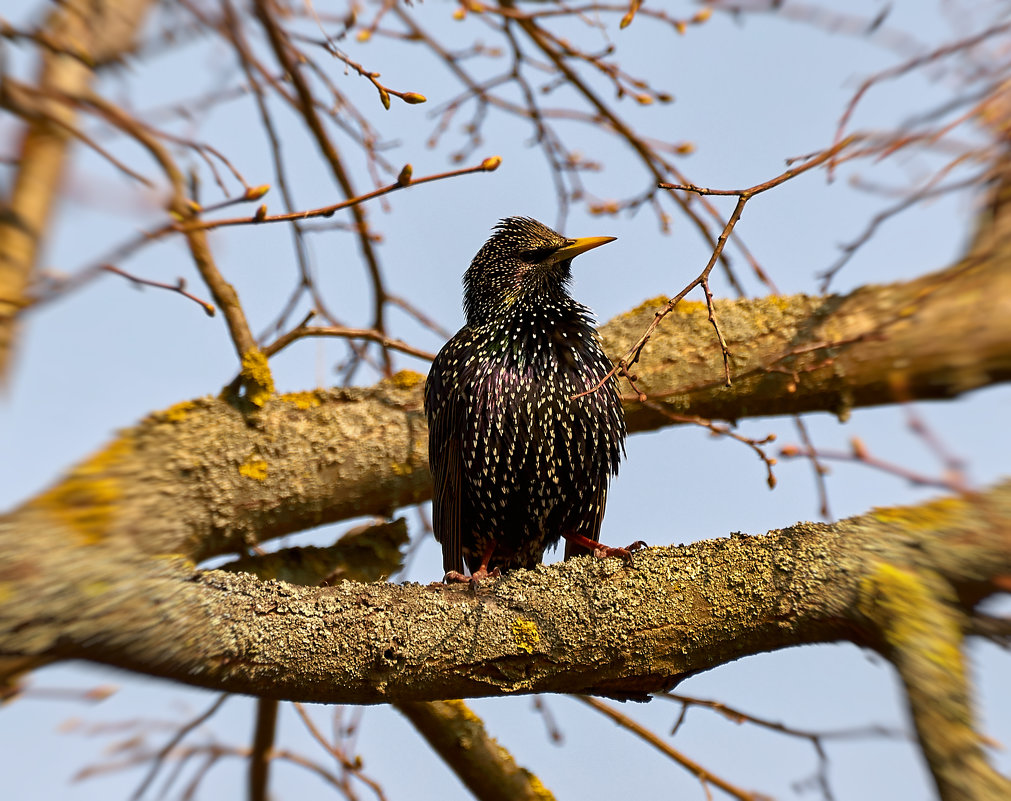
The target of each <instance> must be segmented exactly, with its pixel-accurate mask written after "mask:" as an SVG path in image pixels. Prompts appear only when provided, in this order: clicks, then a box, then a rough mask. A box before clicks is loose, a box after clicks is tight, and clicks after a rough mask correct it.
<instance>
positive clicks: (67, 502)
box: [29, 437, 133, 544]
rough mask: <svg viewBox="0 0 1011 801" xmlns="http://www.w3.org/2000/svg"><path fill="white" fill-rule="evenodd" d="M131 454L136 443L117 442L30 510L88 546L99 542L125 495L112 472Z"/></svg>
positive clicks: (32, 505)
mask: <svg viewBox="0 0 1011 801" xmlns="http://www.w3.org/2000/svg"><path fill="white" fill-rule="evenodd" d="M132 451H133V442H132V440H131V439H130V438H129V437H121V438H120V439H117V440H114V441H113V442H112V443H110V444H109V445H108V446H106V447H105V448H103V449H102V450H101V451H99V452H98V453H96V454H95V455H94V456H92V457H91V458H90V459H88V460H87V461H84V462H82V463H81V464H79V465H78V466H77V467H75V468H74V469H73V470H72V471H71V472H70V474H69V475H67V476H66V477H65V478H63V479H62V480H61V481H60V482H59V483H58V484H57V485H56V486H55V487H52V488H51V489H49V490H46V491H45V492H43V493H42V494H41V495H38V496H37V497H36V498H34V499H33V500H32V501H31V502H30V503H29V506H30V507H31V508H34V509H38V510H41V511H44V512H46V513H49V514H52V515H54V516H55V517H56V518H57V519H59V520H60V522H62V523H63V524H64V525H66V526H68V527H69V528H71V529H73V530H74V531H75V532H76V533H77V534H79V535H80V536H81V538H82V539H83V541H84V542H85V543H86V544H93V543H96V542H100V541H101V540H102V539H103V538H104V537H105V536H106V534H107V532H108V530H109V526H110V524H111V523H112V520H113V518H114V517H115V515H116V511H117V507H118V504H119V501H120V499H121V497H122V494H123V492H122V487H121V485H120V481H119V479H118V478H116V477H114V476H113V475H112V469H113V468H114V467H115V466H116V464H117V463H119V462H120V461H122V460H123V459H125V458H126V457H127V456H129V455H130V454H131V453H132Z"/></svg>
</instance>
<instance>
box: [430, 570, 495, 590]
mask: <svg viewBox="0 0 1011 801" xmlns="http://www.w3.org/2000/svg"><path fill="white" fill-rule="evenodd" d="M501 575H502V571H501V570H500V569H499V568H497V567H496V568H493V569H491V570H489V569H488V568H486V567H479V568H478V569H477V570H475V571H474V573H472V574H471V575H469V576H465V575H464V574H463V573H461V572H460V571H458V570H450V571H449V572H448V573H446V575H445V576H443V577H442V583H443V584H470V586H471V588H472V589H474V588H476V587H477V585H478V582H480V581H483V580H484V579H489V578H499V576H501Z"/></svg>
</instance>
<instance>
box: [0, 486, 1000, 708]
mask: <svg viewBox="0 0 1011 801" xmlns="http://www.w3.org/2000/svg"><path fill="white" fill-rule="evenodd" d="M79 522H80V521H79V520H75V519H72V518H67V517H65V516H61V515H60V514H59V513H54V512H53V510H52V509H50V508H47V507H45V506H26V507H23V508H22V509H21V510H19V511H18V512H16V513H14V514H13V515H10V516H8V517H7V518H5V519H3V520H2V521H0V564H2V565H3V566H4V571H3V577H4V594H5V596H6V597H8V598H16V599H17V601H16V602H15V603H10V602H8V603H6V604H4V605H3V606H2V607H0V656H44V657H48V658H55V659H75V658H77V659H89V660H93V661H98V662H105V663H110V664H115V665H117V666H119V667H122V668H125V669H128V670H134V671H137V672H141V673H146V674H149V675H155V676H163V677H166V678H170V679H174V680H177V681H182V682H186V683H190V684H196V685H200V686H204V687H210V688H214V689H217V690H224V691H228V692H241V693H250V694H255V695H260V696H264V697H271V698H282V699H289V700H300V701H311V702H323V703H359V704H360V703H381V702H405V701H418V700H436V699H444V698H460V697H477V696H493V695H505V694H516V693H534V692H581V693H589V694H602V695H614V696H620V697H628V696H636V697H642V696H644V695H645V694H648V693H652V692H656V691H659V690H664V689H669V688H670V687H672V686H674V685H675V684H677V683H678V682H679V681H681V680H683V679H684V678H685V677H687V676H688V675H691V674H692V673H694V672H697V671H701V670H708V669H710V668H713V667H715V666H717V665H721V664H724V663H726V662H728V661H731V660H734V659H738V658H740V657H743V656H747V655H750V654H755V653H759V652H765V651H770V650H776V649H780V648H786V647H792V646H795V645H799V644H804V643H814V642H832V641H840V640H848V641H851V642H855V643H859V644H863V645H867V646H870V647H877V648H879V649H881V650H883V651H885V652H886V653H887V648H886V643H887V638H886V637H885V636H884V635H883V634H882V633H881V631H880V627H879V625H878V624H877V623H876V622H875V618H873V617H871V616H869V615H868V614H867V612H866V603H865V601H864V599H865V597H866V588H867V586H868V582H870V581H872V580H873V577H874V576H875V575H877V570H878V566H879V565H880V564H892V565H908V566H910V567H911V568H913V569H917V570H925V571H931V572H933V573H936V574H937V575H938V576H940V577H941V578H943V579H944V581H945V582H947V584H948V585H950V586H951V587H952V593H953V595H952V597H953V598H957V599H958V602H959V603H960V604H961V605H962V606H963V607H965V608H969V607H971V606H972V605H973V604H975V603H977V602H978V601H979V600H980V599H981V598H983V597H986V596H987V595H989V594H991V593H993V592H995V591H997V588H998V587H999V582H998V580H997V579H998V577H1000V576H1007V575H1009V574H1011V482H1005V483H1004V484H1001V485H998V486H996V487H994V488H993V489H991V490H989V491H988V492H987V493H985V494H983V495H979V496H975V497H950V498H944V499H941V500H938V501H934V502H931V503H928V504H923V505H921V506H915V507H909V508H894V509H879V510H876V511H875V512H873V513H871V514H869V515H865V516H863V517H858V518H853V519H850V520H846V521H842V522H840V523H837V524H834V525H814V524H807V523H802V524H799V525H796V526H793V527H791V528H789V529H784V530H782V531H777V532H773V533H771V534H769V535H768V536H762V537H746V536H735V537H731V538H729V539H719V540H713V541H709V542H700V543H695V544H693V545H688V546H682V547H668V548H654V549H649V550H646V551H643V552H640V553H637V554H636V556H635V565H634V566H633V567H628V566H627V565H625V564H624V563H623V562H622V561H620V560H615V559H610V560H593V559H572V560H568V561H566V562H563V563H560V564H555V565H551V566H549V567H544V566H540V567H538V568H537V569H536V570H533V571H523V570H520V571H515V572H513V573H510V574H509V575H507V576H506V577H505V578H503V579H501V580H498V581H495V582H491V583H489V584H487V585H482V586H481V587H480V588H479V590H478V591H477V592H474V591H472V590H470V589H469V588H468V587H467V586H459V587H458V586H446V585H442V584H434V585H429V586H420V585H415V584H408V585H403V586H398V585H391V584H381V583H377V584H358V583H354V582H348V581H345V582H342V583H340V584H337V585H336V586H334V587H327V588H308V587H297V586H294V585H290V584H285V583H283V582H278V581H260V580H258V579H256V578H255V577H254V576H251V575H248V574H231V573H224V572H221V571H209V572H203V571H198V570H196V569H195V568H194V567H193V565H192V563H191V562H189V561H188V560H186V559H183V558H175V559H173V558H167V557H165V556H154V557H151V556H146V555H142V554H139V553H137V551H136V550H135V549H134V547H133V540H134V539H137V540H138V541H139V540H141V539H143V538H135V537H133V536H130V535H129V534H128V535H127V537H124V538H119V537H111V538H108V539H104V540H103V539H99V540H94V539H91V538H89V537H88V536H86V533H85V530H82V529H81V528H79V526H78V525H77V524H78V523H79ZM155 527H156V526H152V525H151V524H150V521H149V529H150V528H155Z"/></svg>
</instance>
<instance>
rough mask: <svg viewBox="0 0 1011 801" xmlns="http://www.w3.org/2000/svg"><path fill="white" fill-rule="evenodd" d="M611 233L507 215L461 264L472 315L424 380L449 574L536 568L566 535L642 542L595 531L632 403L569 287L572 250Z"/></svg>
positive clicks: (455, 577)
mask: <svg viewBox="0 0 1011 801" xmlns="http://www.w3.org/2000/svg"><path fill="white" fill-rule="evenodd" d="M614 240H615V237H611V236H602V237H585V238H582V239H568V238H566V237H564V236H562V235H561V234H559V233H558V232H557V231H554V230H552V229H551V228H549V227H548V226H546V225H544V224H543V223H540V222H538V221H537V220H534V219H532V218H530V217H507V218H505V219H503V220H501V221H500V222H499V223H498V224H497V225H496V226H495V227H494V229H493V233H492V236H491V237H490V238H489V239H488V241H487V242H485V244H484V245H483V246H482V247H481V249H480V250H479V251H478V253H477V255H476V256H475V257H474V259H473V261H471V263H470V267H469V268H468V269H467V271H466V273H465V274H464V278H463V285H464V299H463V307H464V312H465V316H466V322H465V325H464V326H463V327H462V328H461V329H460V330H459V331H458V332H457V333H456V334H455V335H454V336H453V337H452V339H450V340H449V341H448V342H447V343H446V345H445V346H444V347H443V348H442V349H441V350H440V351H439V353H438V355H437V356H436V358H435V360H434V361H433V363H432V367H431V370H430V371H429V374H428V378H427V380H426V382H425V414H426V417H427V420H428V430H429V437H428V454H429V464H430V467H431V472H432V477H433V482H434V496H433V502H432V526H433V529H434V532H435V538H436V539H437V540H438V541H439V543H440V544H441V545H442V557H443V568H444V570H445V571H446V574H445V577H444V581H446V582H450V581H471V582H476V581H479V580H481V579H484V578H487V577H489V576H498V575H500V574H501V573H502V572H504V571H508V570H513V569H516V568H528V569H529V568H533V567H535V566H536V565H537V564H539V563H540V562H541V560H542V558H543V556H544V552H545V551H546V550H547V549H548V548H549V547H554V546H556V545H557V544H558V542H559V540H560V538H562V537H564V538H565V539H566V548H565V557H566V558H568V557H570V556H573V555H583V554H595V555H597V556H599V557H608V556H621V557H623V558H626V559H628V558H629V549H633V548H635V547H639V546H640V545H641V543H634V544H633V545H632V546H629V549H625V548H609V547H606V546H602V545H600V544H599V543H598V539H599V535H600V525H601V521H602V520H603V516H604V506H605V504H606V502H607V490H608V484H609V482H610V479H611V477H612V476H614V475H616V474H617V472H618V467H619V464H620V462H621V460H622V458H623V457H624V455H625V417H624V412H623V411H622V406H621V399H620V397H619V395H618V390H617V383H616V379H615V378H614V374H613V369H612V364H611V362H610V361H609V360H608V358H607V356H605V355H604V352H603V350H602V348H601V345H600V340H599V337H598V335H597V331H596V326H595V319H594V316H593V312H592V311H591V310H590V309H589V308H588V307H587V306H584V305H583V304H581V303H579V302H578V301H576V300H575V299H574V298H573V297H572V295H571V294H570V293H569V284H570V282H571V278H572V259H573V258H574V257H575V256H578V255H579V254H580V253H585V252H586V251H588V250H591V249H593V248H596V247H599V246H601V245H605V244H607V243H609V242H613V241H614ZM464 563H466V565H467V569H468V570H469V571H470V574H471V575H470V577H469V578H468V577H467V576H465V574H464V573H463V565H464Z"/></svg>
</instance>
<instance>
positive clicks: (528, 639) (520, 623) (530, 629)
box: [513, 618, 541, 654]
mask: <svg viewBox="0 0 1011 801" xmlns="http://www.w3.org/2000/svg"><path fill="white" fill-rule="evenodd" d="M540 641H541V635H540V632H539V631H538V630H537V624H536V623H534V621H532V620H523V619H522V618H517V619H516V620H514V621H513V643H514V644H515V645H516V647H517V648H518V649H519V650H520V651H523V652H524V653H527V654H532V653H533V652H534V648H535V647H537V645H538V644H539V643H540Z"/></svg>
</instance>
